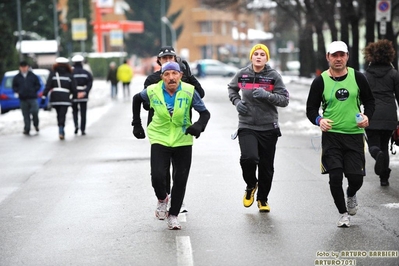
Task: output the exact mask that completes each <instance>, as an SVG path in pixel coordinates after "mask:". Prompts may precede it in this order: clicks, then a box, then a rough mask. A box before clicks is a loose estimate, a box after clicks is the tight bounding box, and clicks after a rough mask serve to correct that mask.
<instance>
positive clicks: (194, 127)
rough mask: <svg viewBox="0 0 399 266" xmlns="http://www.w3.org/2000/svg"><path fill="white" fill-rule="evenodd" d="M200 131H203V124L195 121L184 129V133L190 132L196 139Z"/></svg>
mask: <svg viewBox="0 0 399 266" xmlns="http://www.w3.org/2000/svg"><path fill="white" fill-rule="evenodd" d="M202 131H203V125H201V124H200V123H198V122H195V123H194V124H192V125H191V126H189V127H188V128H187V129H186V135H187V134H190V135H192V136H194V137H195V138H197V139H198V138H199V136H200V135H201V132H202Z"/></svg>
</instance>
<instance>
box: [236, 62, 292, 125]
mask: <svg viewBox="0 0 399 266" xmlns="http://www.w3.org/2000/svg"><path fill="white" fill-rule="evenodd" d="M256 88H263V89H264V90H266V91H269V92H270V93H271V96H270V98H268V99H259V98H254V97H253V96H252V92H253V90H254V89H256ZM240 92H241V95H240ZM228 93H229V99H230V101H231V103H232V104H233V105H236V104H237V102H239V101H240V100H243V101H245V106H247V108H248V112H247V113H246V114H240V113H239V114H238V128H248V129H252V130H258V131H266V130H272V129H276V128H279V125H278V112H277V107H286V106H287V105H288V103H289V93H288V91H287V89H286V87H285V85H284V83H283V80H282V78H281V75H280V74H279V73H278V72H277V71H276V70H274V69H272V68H271V67H270V66H269V65H267V64H266V65H265V68H264V69H263V70H262V71H260V72H259V73H256V72H255V71H254V70H253V68H252V64H251V65H248V66H247V67H244V68H242V69H240V70H239V71H238V72H237V73H236V75H235V76H234V77H233V79H232V80H231V82H230V83H229V84H228Z"/></svg>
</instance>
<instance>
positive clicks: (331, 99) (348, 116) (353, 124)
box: [306, 41, 375, 227]
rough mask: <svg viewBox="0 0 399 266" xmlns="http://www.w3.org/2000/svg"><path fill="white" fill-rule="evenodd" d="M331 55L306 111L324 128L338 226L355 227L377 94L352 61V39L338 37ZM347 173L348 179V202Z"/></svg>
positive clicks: (324, 160)
mask: <svg viewBox="0 0 399 266" xmlns="http://www.w3.org/2000/svg"><path fill="white" fill-rule="evenodd" d="M326 59H327V62H328V64H329V68H328V69H327V70H325V71H323V72H322V73H321V75H320V76H318V77H316V78H315V79H314V80H313V82H312V84H311V86H310V90H309V95H308V98H307V102H306V115H307V117H308V119H309V120H310V122H311V123H313V124H314V125H316V126H318V127H320V130H321V132H322V133H321V147H322V151H321V173H322V174H328V175H329V185H330V192H331V195H332V197H333V199H334V203H335V206H336V207H337V209H338V212H339V219H338V222H337V226H338V227H349V226H350V217H349V215H355V214H356V212H357V205H358V204H357V197H356V193H357V192H358V191H359V189H360V188H361V186H362V184H363V177H364V176H365V175H366V172H365V154H364V152H365V146H364V143H365V140H364V128H365V127H367V126H368V125H369V119H371V117H372V116H373V113H374V108H375V107H374V97H373V94H372V92H371V89H370V86H369V83H368V82H367V79H366V77H365V76H364V75H363V74H362V73H360V72H359V71H357V70H355V69H353V68H351V67H348V66H347V62H348V59H349V52H348V46H347V45H346V43H344V42H342V41H334V42H332V43H331V44H330V45H329V46H328V48H327V53H326ZM361 105H363V109H364V112H362V108H361ZM320 107H321V112H319V110H320ZM357 117H359V118H360V119H359V120H357ZM343 175H345V177H346V178H347V180H348V186H347V189H346V197H347V199H346V202H345V193H344V191H343V188H342V185H343V184H342V183H343Z"/></svg>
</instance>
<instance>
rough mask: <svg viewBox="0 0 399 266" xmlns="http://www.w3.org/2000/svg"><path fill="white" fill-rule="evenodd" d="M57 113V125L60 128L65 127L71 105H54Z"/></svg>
mask: <svg viewBox="0 0 399 266" xmlns="http://www.w3.org/2000/svg"><path fill="white" fill-rule="evenodd" d="M53 107H54V109H55V111H56V112H57V123H58V126H59V127H65V118H66V114H67V111H68V107H69V105H53Z"/></svg>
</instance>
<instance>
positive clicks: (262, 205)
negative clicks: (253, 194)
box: [258, 200, 270, 212]
mask: <svg viewBox="0 0 399 266" xmlns="http://www.w3.org/2000/svg"><path fill="white" fill-rule="evenodd" d="M258 208H259V212H270V206H269V204H267V202H266V201H265V200H258Z"/></svg>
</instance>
